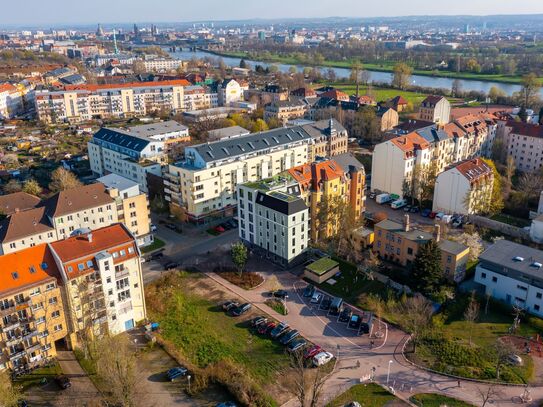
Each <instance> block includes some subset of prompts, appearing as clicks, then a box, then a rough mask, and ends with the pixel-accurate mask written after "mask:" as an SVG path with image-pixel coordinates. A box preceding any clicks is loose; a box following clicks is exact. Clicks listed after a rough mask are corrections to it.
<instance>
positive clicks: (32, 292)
mask: <svg viewBox="0 0 543 407" xmlns="http://www.w3.org/2000/svg"><path fill="white" fill-rule="evenodd" d="M39 293H41V290H40V288H39V287H37V288H34V289H33V290H32V291H30V294H29V295H30V296H31V297H34V296H35V295H38V294H39Z"/></svg>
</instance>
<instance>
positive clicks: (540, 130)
mask: <svg viewBox="0 0 543 407" xmlns="http://www.w3.org/2000/svg"><path fill="white" fill-rule="evenodd" d="M507 127H510V128H511V133H513V134H519V135H521V136H527V137H543V126H541V125H539V124H531V123H524V122H517V121H514V120H510V121H508V122H507Z"/></svg>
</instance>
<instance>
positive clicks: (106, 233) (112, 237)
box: [50, 223, 134, 263]
mask: <svg viewBox="0 0 543 407" xmlns="http://www.w3.org/2000/svg"><path fill="white" fill-rule="evenodd" d="M89 235H92V237H91V239H89ZM133 242H134V238H133V237H132V236H131V235H130V233H129V232H128V230H127V229H126V228H125V227H124V226H123V225H122V224H121V223H116V224H114V225H110V226H106V227H104V228H100V229H96V230H93V231H92V232H90V233H89V234H86V235H79V236H73V237H70V238H68V239H64V240H59V241H57V242H53V243H51V244H50V245H51V247H52V249H53V251H54V252H55V253H56V254H57V256H58V257H59V259H60V260H61V261H62V262H63V263H67V262H70V261H73V260H77V259H80V258H83V257H88V256H92V255H95V254H98V253H100V252H103V251H105V250H108V249H113V248H115V247H118V246H121V245H123V244H128V243H133Z"/></svg>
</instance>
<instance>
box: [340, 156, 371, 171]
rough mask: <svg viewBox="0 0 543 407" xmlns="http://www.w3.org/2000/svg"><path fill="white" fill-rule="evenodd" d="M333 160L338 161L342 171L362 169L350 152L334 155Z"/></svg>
mask: <svg viewBox="0 0 543 407" xmlns="http://www.w3.org/2000/svg"><path fill="white" fill-rule="evenodd" d="M334 161H335V162H336V163H338V164H339V165H340V166H341V168H343V171H344V172H351V171H364V166H363V165H362V163H361V162H360V161H358V160H357V159H356V157H355V156H354V155H352V154H351V153H343V154H339V155H335V156H334Z"/></svg>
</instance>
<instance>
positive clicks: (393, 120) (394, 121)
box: [375, 106, 400, 132]
mask: <svg viewBox="0 0 543 407" xmlns="http://www.w3.org/2000/svg"><path fill="white" fill-rule="evenodd" d="M375 115H376V116H377V119H378V120H379V128H380V129H381V131H382V132H385V131H388V130H391V129H393V128H394V127H396V126H397V125H398V123H399V121H400V115H399V114H398V112H397V111H396V110H394V109H393V108H391V107H385V106H377V107H376V110H375Z"/></svg>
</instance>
